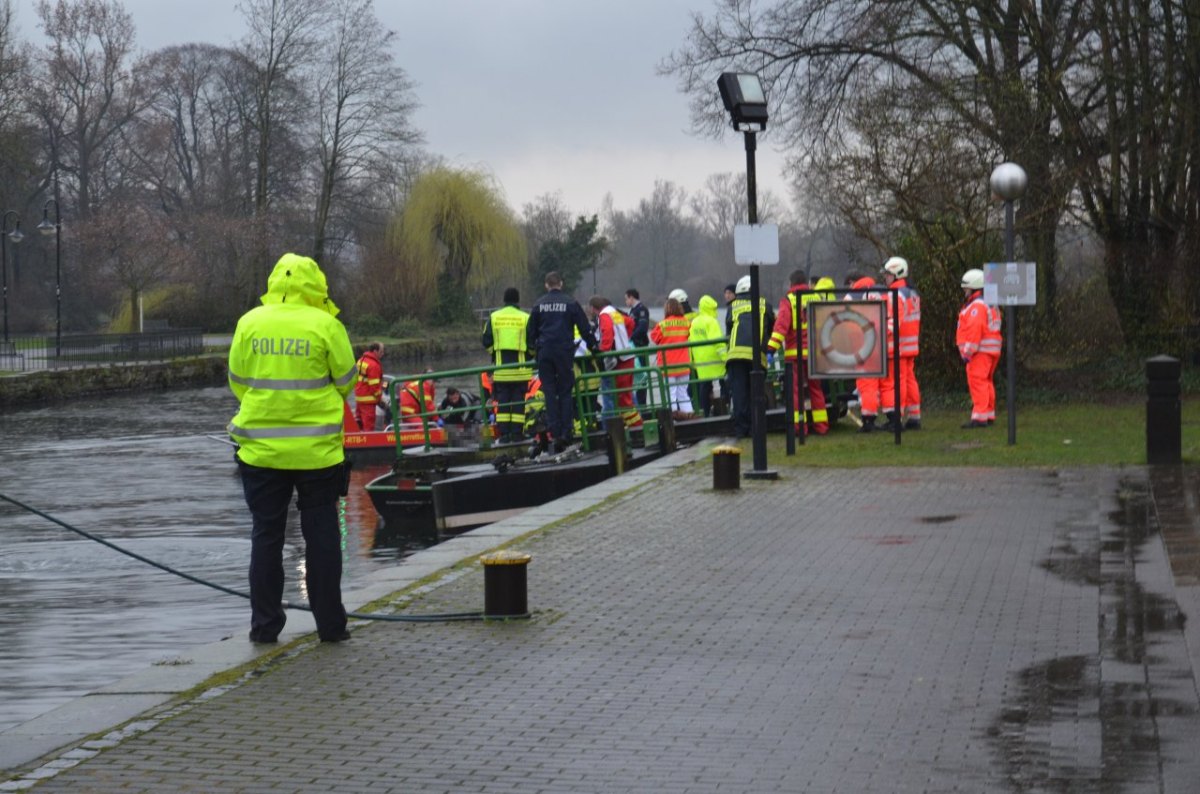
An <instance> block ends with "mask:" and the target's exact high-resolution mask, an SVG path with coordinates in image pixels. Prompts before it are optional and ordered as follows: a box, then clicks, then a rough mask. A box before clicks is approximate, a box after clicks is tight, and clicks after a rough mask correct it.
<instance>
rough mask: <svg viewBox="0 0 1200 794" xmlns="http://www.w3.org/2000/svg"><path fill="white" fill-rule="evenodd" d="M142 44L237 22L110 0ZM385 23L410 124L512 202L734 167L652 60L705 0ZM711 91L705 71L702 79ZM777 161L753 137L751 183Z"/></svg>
mask: <svg viewBox="0 0 1200 794" xmlns="http://www.w3.org/2000/svg"><path fill="white" fill-rule="evenodd" d="M17 5H18V14H19V18H18V22H19V24H20V27H21V30H22V32H23V33H24V35H25V37H26V38H27V39H29V40H30V41H33V42H34V43H35V44H37V43H40V42H41V40H42V39H41V31H40V30H39V29H38V26H37V18H36V15H35V14H34V12H33V5H34V2H33V0H19V2H18V4H17ZM124 5H125V8H126V9H127V10H128V11H129V12H130V14H131V15H132V16H133V19H134V23H135V24H136V26H137V36H138V43H139V45H140V47H141V48H142V49H146V50H150V49H157V48H159V47H163V46H167V45H170V44H182V43H187V42H193V41H204V42H208V43H212V44H221V45H227V44H231V43H233V42H234V41H235V40H236V39H237V38H238V37H239V36H240V35H241V33H242V31H243V25H242V20H241V15H240V13H239V12H238V11H237V10H236V8H235V4H234V3H233V2H227V0H217V2H215V3H206V2H201V0H124ZM375 6H376V13H377V14H378V16H379V18H380V19H381V20H382V22H383V24H384V25H385V26H387V27H388V28H390V29H392V30H395V31H396V32H397V34H398V36H397V39H398V43H397V46H396V49H395V53H394V54H395V56H396V59H397V62H398V63H399V65H400V66H401V67H403V68H404V69H405V70H406V71H407V72H408V74H409V76H410V77H411V78H412V79H413V80H414V81H415V82H416V83H417V87H416V94H417V98H418V100H419V102H420V103H421V108H420V109H419V110H418V112H417V115H416V118H415V124H416V126H417V127H418V128H419V129H421V130H422V131H423V132H424V133H425V136H426V145H427V148H428V149H429V150H430V151H431V152H434V153H436V154H439V155H442V156H443V157H445V158H447V159H448V160H449V161H450V162H451V163H452V164H454V165H458V166H469V167H479V168H483V169H486V170H489V171H491V172H492V173H493V174H494V175H495V176H496V178H497V180H498V181H499V183H500V184H501V186H502V187H503V188H504V191H505V193H506V195H507V197H508V200H509V203H510V204H511V205H512V206H513V208H514V209H515V210H517V211H520V208H521V206H522V205H523V204H525V203H526V202H529V201H532V200H533V199H534V198H535V197H537V196H539V195H542V194H544V193H553V192H555V191H559V192H561V194H562V197H563V200H564V201H565V203H566V204H567V206H568V207H569V208H570V209H571V210H572V211H573V212H576V213H589V214H590V213H592V212H597V211H599V209H600V205H601V202H602V201H603V198H604V195H605V193H609V192H611V193H612V195H613V200H614V203H615V204H616V206H617V208H618V209H629V208H632V207H633V206H634V205H635V204H636V203H637V201H638V200H639V199H641V198H644V197H647V196H649V195H650V192H651V190H652V189H653V186H654V181H655V180H656V179H666V180H670V181H673V182H675V183H677V184H679V185H681V186H683V187H684V188H686V189H688V190H689V191H694V190H696V189H698V188H699V187H700V186H701V185H702V184H703V182H704V179H705V178H706V177H707V176H708V175H709V174H712V173H717V172H723V171H731V172H740V171H742V170H744V169H745V151H744V149H743V146H742V141H741V136H740V135H736V134H735V133H734V132H733V131H732V130H730V131H729V133H728V134H726V135H725V136H724V137H723V138H722V139H721V140H719V141H714V140H711V139H706V138H699V137H696V136H694V135H692V134H690V133H689V131H688V126H689V119H688V109H687V100H686V98H685V97H683V96H682V95H680V94H679V93H678V92H677V91H676V90H675V83H674V80H672V79H669V78H664V77H659V76H657V75H655V73H654V68H655V65H656V64H657V63H658V62H659V61H660V60H661V59H662V58H663V57H664V56H666V55H667V54H668V53H669V52H670V51H671V50H672V49H674V48H676V47H678V46H679V45H680V44H681V43H682V42H683V38H684V35H685V33H686V31H687V29H688V26H689V12H691V11H702V12H703V11H707V9H708V8H709V6H710V3H709V2H708V0H602V2H595V0H433V1H432V2H431V1H430V0H376V3H375ZM713 92H714V93H716V78H715V76H714V80H713ZM782 165H783V158H782V156H781V155H780V154H778V153H777V152H775V151H774V150H773V149H772V148H771V146H770V145H769V139H767V138H766V136H764V140H763V141H762V142H761V144H760V146H759V149H758V155H757V168H758V182H759V189H760V190H762V189H764V188H769V189H771V190H773V191H774V192H776V193H777V194H778V195H779V196H780V197H781V198H782V197H786V196H787V192H786V188H785V186H784V182H783V179H782V177H781V175H780V171H781V169H782Z"/></svg>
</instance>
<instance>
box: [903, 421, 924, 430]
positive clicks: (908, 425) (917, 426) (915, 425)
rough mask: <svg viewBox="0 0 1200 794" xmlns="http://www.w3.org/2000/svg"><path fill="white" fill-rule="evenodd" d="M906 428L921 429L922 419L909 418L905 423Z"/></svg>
mask: <svg viewBox="0 0 1200 794" xmlns="http://www.w3.org/2000/svg"><path fill="white" fill-rule="evenodd" d="M904 429H905V430H920V429H921V420H920V419H909V420H908V421H907V422H905V423H904Z"/></svg>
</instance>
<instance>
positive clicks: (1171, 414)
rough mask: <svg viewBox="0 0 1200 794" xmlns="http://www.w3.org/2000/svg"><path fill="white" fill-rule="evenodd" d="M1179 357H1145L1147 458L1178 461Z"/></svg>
mask: <svg viewBox="0 0 1200 794" xmlns="http://www.w3.org/2000/svg"><path fill="white" fill-rule="evenodd" d="M1179 375H1180V366H1179V359H1177V358H1171V357H1170V356H1155V357H1154V358H1149V359H1146V462H1147V463H1179V462H1180V460H1181V459H1182V453H1181V450H1182V434H1181V430H1180V425H1181V423H1182V417H1181V409H1180V404H1179Z"/></svg>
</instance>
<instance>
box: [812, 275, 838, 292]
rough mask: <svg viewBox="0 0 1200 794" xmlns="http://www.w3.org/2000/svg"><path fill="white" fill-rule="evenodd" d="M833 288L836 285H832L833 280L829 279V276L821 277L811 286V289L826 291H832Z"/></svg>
mask: <svg viewBox="0 0 1200 794" xmlns="http://www.w3.org/2000/svg"><path fill="white" fill-rule="evenodd" d="M835 286H836V285H835V284H834V283H833V279H831V278H830V277H829V276H822V277H821V278H819V279H817V283H816V284H814V285H813V289H815V290H826V289H833V288H834V287H835Z"/></svg>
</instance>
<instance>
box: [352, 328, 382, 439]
mask: <svg viewBox="0 0 1200 794" xmlns="http://www.w3.org/2000/svg"><path fill="white" fill-rule="evenodd" d="M357 367H358V382H357V383H355V384H354V410H355V418H356V419H357V420H358V426H359V428H360V429H362V430H374V429H375V409H376V407H377V406H378V405H379V403H380V402H381V401H382V400H383V345H382V344H380V343H379V342H372V343H371V344H369V345H367V352H365V353H363V354H362V358H360V359H359V360H358V365H357Z"/></svg>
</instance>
